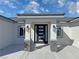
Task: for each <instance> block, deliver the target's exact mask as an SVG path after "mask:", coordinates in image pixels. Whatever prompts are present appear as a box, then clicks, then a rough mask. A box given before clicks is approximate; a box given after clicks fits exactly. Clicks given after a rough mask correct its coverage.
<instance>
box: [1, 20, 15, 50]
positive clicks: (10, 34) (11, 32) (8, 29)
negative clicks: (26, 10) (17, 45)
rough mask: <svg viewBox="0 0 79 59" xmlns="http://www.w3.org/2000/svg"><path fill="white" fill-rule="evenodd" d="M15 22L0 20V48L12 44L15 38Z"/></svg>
mask: <svg viewBox="0 0 79 59" xmlns="http://www.w3.org/2000/svg"><path fill="white" fill-rule="evenodd" d="M15 31H16V24H15V23H12V22H6V21H4V20H0V49H2V48H4V47H6V46H8V45H10V44H14V41H15V39H16V32H15Z"/></svg>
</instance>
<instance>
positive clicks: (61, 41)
mask: <svg viewBox="0 0 79 59" xmlns="http://www.w3.org/2000/svg"><path fill="white" fill-rule="evenodd" d="M72 44H73V40H72V39H70V37H69V36H68V35H67V34H66V33H65V32H64V31H63V37H62V38H58V39H57V41H51V43H50V50H51V51H52V52H59V51H61V50H62V49H64V48H65V47H66V46H70V45H72Z"/></svg>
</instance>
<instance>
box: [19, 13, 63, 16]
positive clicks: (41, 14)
mask: <svg viewBox="0 0 79 59" xmlns="http://www.w3.org/2000/svg"><path fill="white" fill-rule="evenodd" d="M62 15H64V13H61V14H17V16H62Z"/></svg>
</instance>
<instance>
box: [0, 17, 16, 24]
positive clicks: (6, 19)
mask: <svg viewBox="0 0 79 59" xmlns="http://www.w3.org/2000/svg"><path fill="white" fill-rule="evenodd" d="M0 18H2V19H0V20H4V21H7V22H12V23H16V21H14V20H12V19H10V18H8V17H5V16H2V15H0Z"/></svg>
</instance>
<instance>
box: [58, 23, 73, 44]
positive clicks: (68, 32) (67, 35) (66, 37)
mask: <svg viewBox="0 0 79 59" xmlns="http://www.w3.org/2000/svg"><path fill="white" fill-rule="evenodd" d="M57 25H60V26H61V27H62V29H63V35H62V37H58V38H57V40H58V44H66V45H70V44H72V42H73V38H72V29H71V27H70V25H71V24H70V23H63V24H57Z"/></svg>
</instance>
